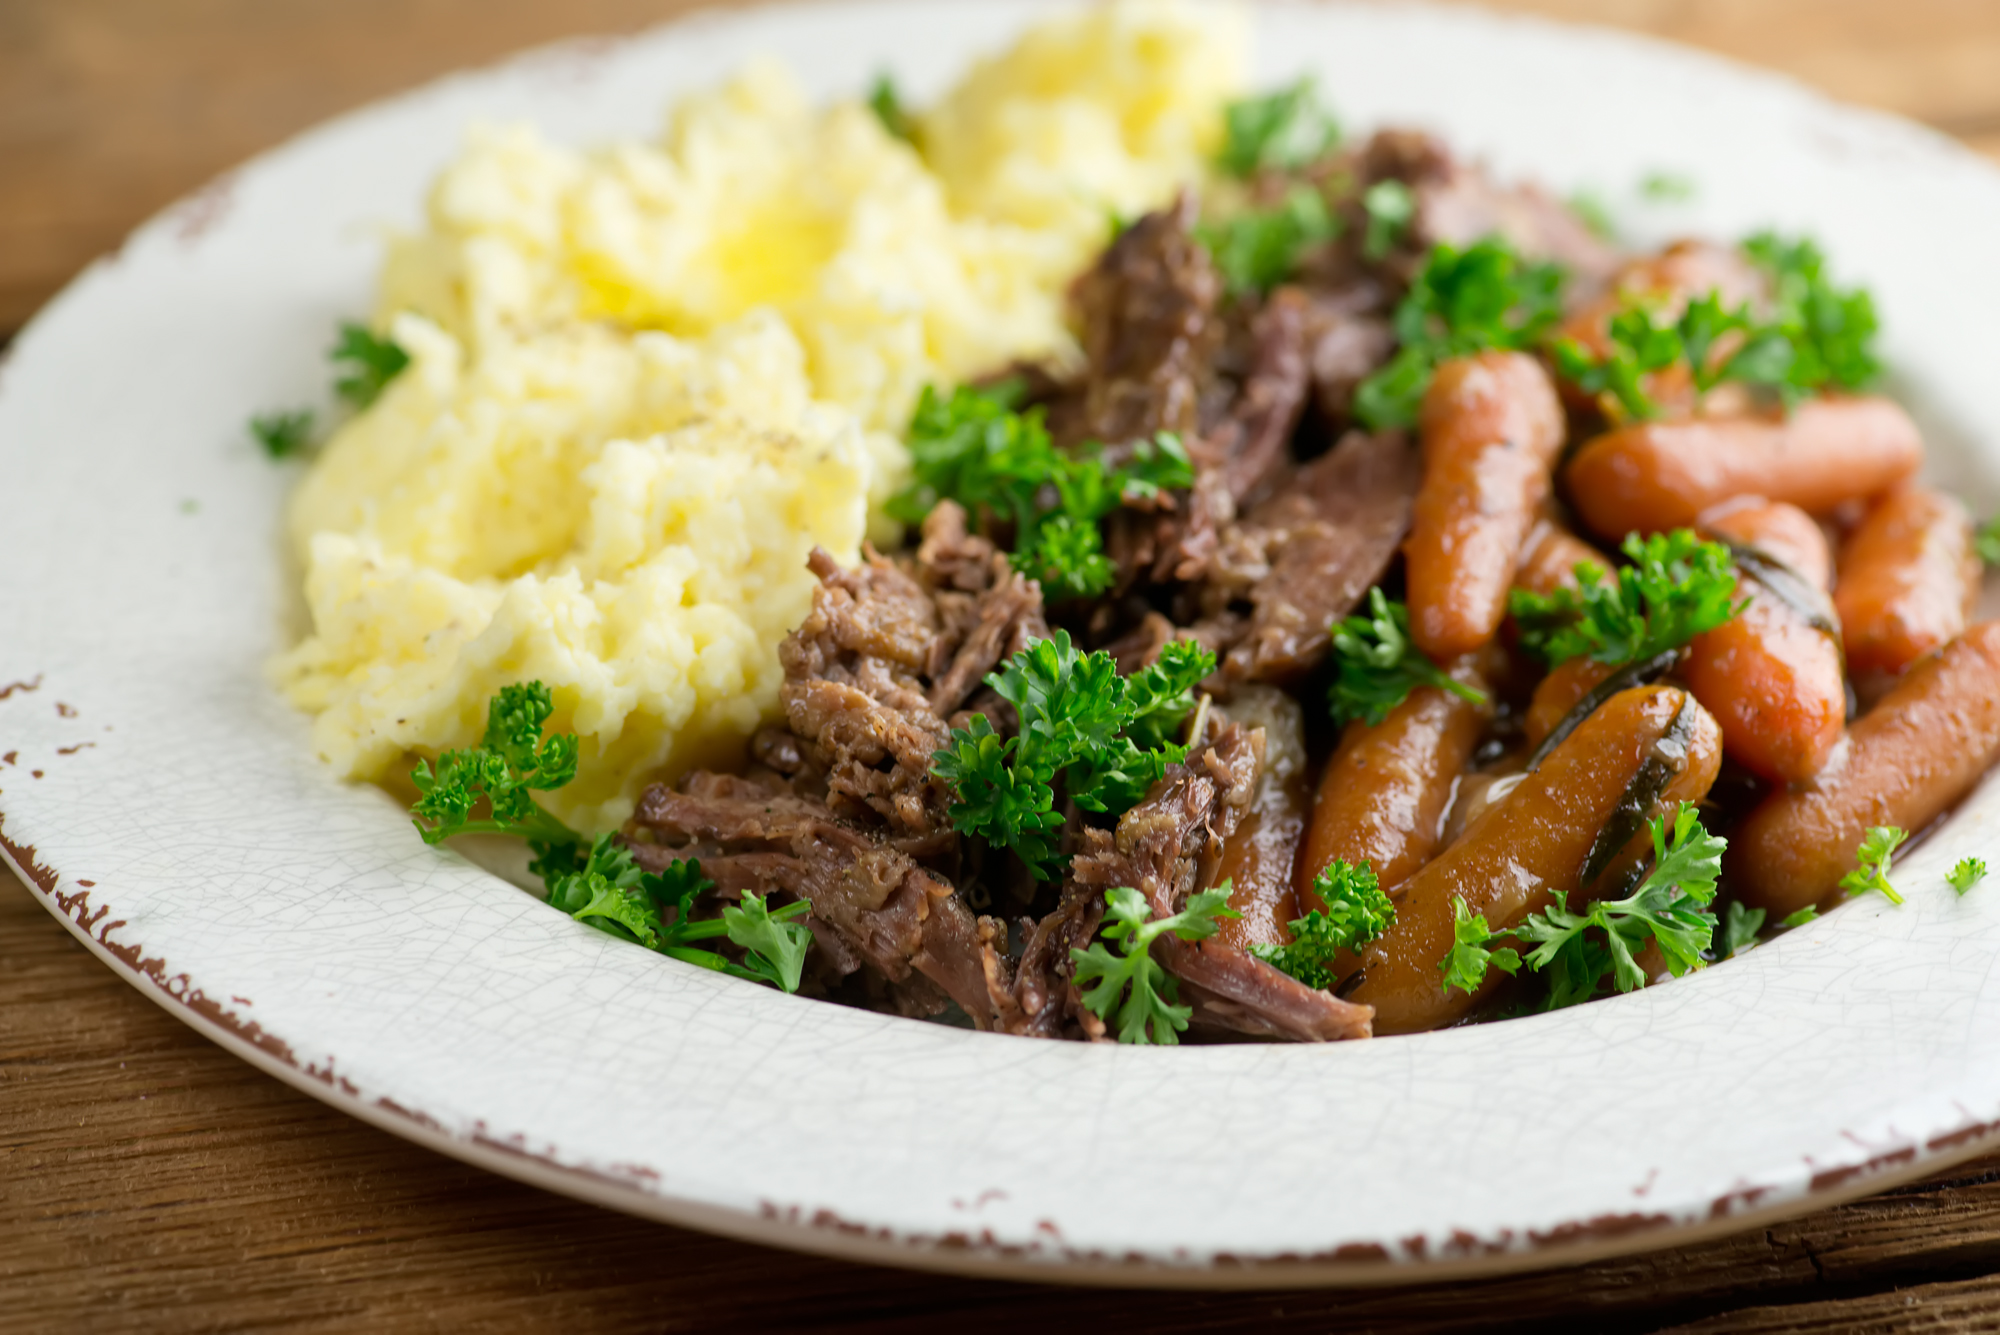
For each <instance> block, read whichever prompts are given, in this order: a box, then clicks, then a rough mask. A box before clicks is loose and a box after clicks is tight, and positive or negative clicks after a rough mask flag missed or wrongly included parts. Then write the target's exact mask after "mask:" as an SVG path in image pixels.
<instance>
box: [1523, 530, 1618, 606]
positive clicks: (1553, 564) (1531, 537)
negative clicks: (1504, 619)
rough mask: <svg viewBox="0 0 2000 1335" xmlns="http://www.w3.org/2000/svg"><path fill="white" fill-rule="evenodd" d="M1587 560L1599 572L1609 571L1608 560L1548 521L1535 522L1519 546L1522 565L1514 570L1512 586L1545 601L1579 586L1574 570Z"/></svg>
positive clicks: (1601, 553)
mask: <svg viewBox="0 0 2000 1335" xmlns="http://www.w3.org/2000/svg"><path fill="white" fill-rule="evenodd" d="M1583 561H1589V562H1590V563H1591V564H1593V565H1595V566H1596V567H1597V568H1598V569H1599V570H1610V569H1612V568H1613V567H1612V562H1611V560H1610V558H1608V557H1607V556H1605V555H1604V553H1603V552H1600V551H1598V550H1597V548H1595V547H1593V546H1591V545H1590V544H1589V543H1587V542H1585V541H1584V540H1583V539H1582V538H1579V537H1577V536H1576V535H1575V534H1574V533H1571V532H1570V531H1569V530H1568V529H1566V528H1564V527H1562V525H1560V524H1558V523H1556V522H1554V521H1553V520H1550V519H1542V520H1539V521H1537V522H1536V524H1535V527H1534V528H1533V529H1532V530H1530V531H1529V533H1528V540H1527V542H1526V543H1524V544H1522V547H1521V564H1520V565H1519V566H1517V567H1515V569H1514V587H1515V588H1517V589H1521V590H1524V591H1525V592H1528V593H1533V594H1539V595H1540V596H1542V597H1544V598H1546V597H1548V596H1549V595H1550V594H1552V593H1554V592H1555V591H1556V590H1557V589H1571V590H1574V589H1576V588H1577V587H1578V585H1577V580H1576V567H1577V565H1578V563H1579V562H1583Z"/></svg>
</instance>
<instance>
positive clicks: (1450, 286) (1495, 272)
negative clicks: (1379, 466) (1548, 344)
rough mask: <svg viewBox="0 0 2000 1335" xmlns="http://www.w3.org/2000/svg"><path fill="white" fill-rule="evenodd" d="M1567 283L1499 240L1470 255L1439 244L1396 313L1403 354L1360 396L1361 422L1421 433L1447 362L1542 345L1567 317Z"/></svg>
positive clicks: (1554, 268) (1559, 272)
mask: <svg viewBox="0 0 2000 1335" xmlns="http://www.w3.org/2000/svg"><path fill="white" fill-rule="evenodd" d="M1564 278H1565V272H1564V270H1563V269H1562V268H1561V267H1560V266H1559V265H1555V264H1538V263H1528V262H1526V261H1524V260H1522V259H1521V258H1520V256H1518V255H1516V254H1515V253H1514V250H1513V248H1512V247H1511V246H1509V245H1508V244H1507V243H1506V242H1505V241H1503V240H1501V239H1500V238H1498V237H1488V238H1486V239H1485V240H1483V241H1477V242H1474V243H1473V244H1472V245H1470V246H1467V247H1466V248H1464V249H1463V250H1461V249H1459V248H1458V247H1456V246H1453V245H1451V244H1449V243H1446V242H1440V243H1439V244H1438V245H1437V246H1435V247H1433V248H1432V250H1431V253H1430V256H1429V258H1428V259H1426V260H1425V262H1424V267H1423V271H1422V272H1421V273H1419V274H1418V275H1417V279H1416V281H1415V282H1414V283H1412V284H1411V285H1410V290H1409V292H1408V293H1407V294H1406V295H1405V296H1404V297H1403V300H1402V301H1401V302H1400V303H1399V304H1398V305H1397V307H1396V313H1395V320H1394V322H1395V327H1396V338H1397V340H1398V341H1399V343H1400V344H1401V346H1400V347H1399V348H1398V349H1397V351H1396V355H1395V356H1394V357H1392V358H1391V359H1390V360H1389V362H1388V364H1387V365H1385V366H1383V367H1382V368H1381V369H1380V370H1378V371H1376V372H1375V373H1374V374H1373V375H1371V376H1369V377H1368V378H1367V379H1366V380H1363V381H1362V382H1361V384H1360V386H1359V388H1357V389H1356V391H1355V398H1354V411H1355V415H1356V416H1357V417H1359V418H1360V420H1361V422H1362V423H1363V425H1365V426H1367V427H1368V428H1369V429H1371V430H1375V431H1380V430H1382V429H1384V428H1386V427H1392V426H1413V425H1415V423H1416V420H1417V409H1418V407H1419V406H1420V405H1421V404H1422V402H1423V397H1424V392H1425V391H1426V390H1428V389H1429V388H1430V383H1431V376H1432V374H1433V373H1434V372H1435V371H1436V369H1437V367H1438V364H1439V363H1440V362H1443V361H1447V360H1449V359H1450V358H1453V357H1463V356H1466V355H1468V354H1471V353H1475V352H1483V351H1485V350H1486V349H1488V348H1526V347H1532V346H1534V345H1535V344H1536V343H1538V342H1540V341H1541V339H1542V337H1543V335H1544V334H1546V333H1547V332H1548V330H1549V329H1550V328H1551V327H1552V326H1553V325H1554V324H1555V322H1556V321H1557V319H1559V318H1560V317H1561V315H1562V287H1563V281H1564Z"/></svg>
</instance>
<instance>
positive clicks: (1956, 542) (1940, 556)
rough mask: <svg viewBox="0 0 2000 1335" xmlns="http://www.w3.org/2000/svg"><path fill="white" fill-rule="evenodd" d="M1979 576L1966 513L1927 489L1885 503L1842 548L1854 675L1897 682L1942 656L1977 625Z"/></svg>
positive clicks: (1845, 623)
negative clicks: (1928, 658) (1922, 661)
mask: <svg viewBox="0 0 2000 1335" xmlns="http://www.w3.org/2000/svg"><path fill="white" fill-rule="evenodd" d="M1980 574H1981V571H1980V565H1979V557H1978V555H1977V553H1975V552H1974V551H1973V546H1972V520H1971V519H1970V518H1969V517H1968V516H1967V515H1966V513H1965V507H1964V506H1962V505H1960V504H1959V503H1958V502H1957V501H1955V500H1953V499H1952V498H1951V497H1949V496H1946V495H1944V494H1943V493H1941V492H1937V491H1933V490H1931V489H1930V488H1929V487H1914V486H1913V487H1902V488H1899V489H1898V490H1896V491H1892V492H1890V493H1889V494H1888V495H1887V496H1884V497H1883V498H1882V499H1881V501H1880V502H1878V503H1877V504H1876V506H1875V508H1874V509H1872V510H1870V511H1869V512H1868V515H1867V517H1866V518H1864V519H1863V520H1862V521H1861V523H1860V525H1859V526H1858V527H1857V528H1856V529H1855V530H1854V532H1853V533H1852V534H1850V535H1849V536H1848V539H1847V541H1846V542H1845V543H1843V544H1841V548H1840V585H1839V587H1838V588H1837V589H1836V590H1835V592H1834V595H1833V597H1834V605H1835V606H1836V607H1838V608H1839V609H1840V625H1841V629H1842V630H1843V631H1844V632H1845V634H1846V637H1847V666H1848V670H1849V671H1851V672H1853V673H1854V674H1855V675H1856V676H1857V677H1858V676H1862V675H1863V674H1867V673H1885V674H1889V675H1894V674H1896V673H1899V672H1901V671H1903V670H1904V669H1905V668H1907V667H1909V666H1910V664H1912V663H1914V662H1916V661H1917V660H1918V659H1919V658H1922V657H1923V656H1924V655H1925V654H1929V653H1935V652H1936V651H1937V650H1938V649H1940V648H1942V647H1943V646H1944V645H1945V644H1946V643H1947V642H1949V641H1950V640H1951V639H1952V638H1953V637H1955V636H1956V635H1958V634H1959V632H1961V631H1963V630H1964V629H1965V626H1966V623H1967V621H1969V620H1970V619H1971V616H1972V605H1973V604H1974V603H1975V602H1977V601H1978V599H1979V581H1980Z"/></svg>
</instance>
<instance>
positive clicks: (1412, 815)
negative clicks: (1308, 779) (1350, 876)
mask: <svg viewBox="0 0 2000 1335" xmlns="http://www.w3.org/2000/svg"><path fill="white" fill-rule="evenodd" d="M1452 675H1453V677H1454V678H1455V679H1456V680H1458V681H1461V682H1464V683H1465V684H1466V685H1468V686H1471V687H1473V688H1474V689H1475V690H1478V691H1481V692H1484V691H1485V690H1486V683H1485V681H1484V680H1483V679H1482V678H1481V677H1480V675H1479V673H1478V672H1476V671H1474V670H1473V669H1472V668H1470V667H1468V666H1464V665H1461V666H1460V667H1459V668H1458V669H1457V670H1456V671H1454V672H1453V674H1452ZM1491 717H1492V709H1491V707H1490V706H1489V705H1486V704H1483V703H1481V704H1475V703H1473V702H1471V701H1468V700H1466V699H1464V698H1462V697H1460V696H1458V695H1454V694H1453V693H1452V692H1450V691H1447V690H1445V689H1443V688H1442V687H1438V686H1422V687H1419V688H1417V689H1416V690H1414V691H1411V692H1410V694H1409V697H1408V698H1407V699H1405V700H1404V701H1403V703H1402V704H1400V705H1397V706H1396V707H1395V708H1394V709H1393V710H1391V711H1390V712H1389V716H1388V717H1387V718H1385V719H1383V720H1382V721H1381V722H1380V723H1377V724H1375V725H1373V726H1370V725H1369V724H1366V723H1353V724H1350V725H1349V726H1348V729H1347V731H1346V733H1345V734H1344V735H1343V736H1342V737H1341V739H1340V748H1339V750H1337V751H1335V752H1334V753H1333V755H1332V757H1330V758H1329V759H1328V760H1327V762H1326V768H1325V769H1324V770H1323V771H1322V772H1321V774H1320V781H1319V794H1318V796H1317V797H1316V798H1315V799H1314V802H1313V810H1312V820H1311V822H1310V824H1308V825H1307V826H1306V832H1305V840H1304V843H1303V844H1302V845H1301V847H1300V850H1299V858H1298V863H1297V874H1296V881H1295V883H1296V885H1297V888H1298V895H1299V907H1300V909H1301V910H1310V909H1315V908H1321V907H1324V906H1323V905H1321V904H1320V902H1319V900H1318V899H1317V897H1315V896H1314V894H1313V892H1312V883H1313V878H1314V877H1316V876H1318V875H1319V874H1320V873H1321V872H1322V871H1324V870H1326V868H1327V866H1328V864H1330V863H1332V862H1334V861H1336V860H1337V861H1341V862H1346V863H1350V864H1352V863H1360V862H1366V863H1368V864H1369V866H1370V867H1371V868H1372V869H1373V870H1374V872H1375V877H1376V880H1377V881H1378V882H1379V883H1380V885H1381V887H1382V889H1384V890H1388V891H1393V890H1394V889H1395V888H1396V887H1397V886H1399V885H1401V884H1402V883H1403V882H1404V881H1406V880H1408V879H1409V878H1410V876H1411V875H1412V874H1413V873H1414V872H1415V871H1416V870H1417V869H1418V868H1419V867H1421V866H1423V865H1424V863H1425V862H1427V861H1429V860H1430V856H1431V854H1432V853H1433V852H1434V851H1435V850H1436V848H1437V841H1438V832H1439V830H1440V828H1441V827H1442V826H1443V823H1444V817H1445V811H1446V808H1447V807H1448V806H1449V805H1450V804H1451V792H1452V787H1453V784H1454V783H1455V782H1456V781H1457V779H1458V776H1459V774H1460V773H1461V772H1463V771H1464V769H1465V765H1466V762H1467V761H1468V760H1469V759H1470V758H1471V756H1472V748H1473V746H1474V745H1475V744H1476V743H1477V742H1478V741H1479V734H1480V732H1481V731H1482V730H1483V729H1484V728H1485V726H1486V724H1487V721H1488V720H1489V719H1490V718H1491Z"/></svg>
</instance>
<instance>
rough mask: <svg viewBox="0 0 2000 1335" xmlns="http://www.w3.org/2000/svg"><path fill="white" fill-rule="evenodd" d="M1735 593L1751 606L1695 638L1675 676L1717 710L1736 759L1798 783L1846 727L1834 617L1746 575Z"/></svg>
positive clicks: (1844, 686) (1812, 770)
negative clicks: (1807, 607) (1810, 609)
mask: <svg viewBox="0 0 2000 1335" xmlns="http://www.w3.org/2000/svg"><path fill="white" fill-rule="evenodd" d="M1777 578H1782V576H1779V575H1776V574H1775V573H1774V577H1773V582H1774V583H1775V582H1776V579H1777ZM1794 583H1796V584H1797V585H1798V588H1799V589H1800V590H1801V591H1804V592H1806V593H1809V594H1810V595H1811V596H1814V597H1823V595H1820V594H1819V592H1818V590H1816V589H1815V590H1806V588H1805V585H1804V583H1803V582H1802V581H1794ZM1737 592H1738V593H1739V594H1741V595H1744V596H1747V597H1748V598H1749V599H1750V605H1749V606H1748V607H1745V608H1744V609H1743V611H1742V612H1740V613H1739V614H1738V615H1737V616H1736V617H1735V618H1734V619H1733V620H1730V621H1726V622H1724V623H1723V624H1722V625H1720V626H1717V627H1716V628H1715V629H1714V630H1711V631H1707V632H1704V633H1703V634H1700V635H1697V636H1695V637H1694V639H1693V641H1692V642H1690V643H1689V645H1688V653H1687V659H1686V661H1685V662H1683V663H1682V664H1681V677H1682V679H1683V680H1684V681H1686V682H1687V685H1688V689H1689V690H1691V691H1693V692H1694V695H1695V699H1697V700H1699V701H1701V703H1702V707H1703V708H1705V709H1707V710H1708V711H1709V713H1711V714H1713V715H1715V720H1716V722H1717V723H1719V724H1720V725H1721V726H1722V742H1723V746H1724V748H1725V749H1726V750H1727V751H1728V752H1729V754H1730V756H1731V757H1732V758H1733V759H1735V760H1736V761H1737V763H1739V764H1741V765H1742V766H1743V767H1744V768H1745V769H1747V770H1749V771H1750V772H1751V773H1753V774H1755V775H1757V776H1758V777H1759V778H1764V779H1769V780H1771V781H1772V782H1774V783H1803V782H1805V781H1806V780H1807V779H1810V778H1812V777H1813V776H1814V775H1815V774H1818V773H1819V772H1820V769H1821V768H1822V767H1823V766H1824V765H1825V764H1826V762H1827V757H1828V756H1830V755H1831V754H1832V753H1833V748H1834V747H1835V746H1836V745H1838V744H1839V742H1840V738H1841V734H1842V733H1843V732H1844V731H1845V729H1846V723H1847V679H1846V676H1845V675H1844V674H1843V673H1842V671H1841V666H1840V640H1839V637H1838V636H1837V635H1836V634H1835V633H1834V624H1833V622H1832V620H1831V619H1830V618H1827V617H1823V616H1822V617H1819V618H1814V617H1812V616H1811V615H1809V614H1808V613H1807V612H1806V610H1805V609H1804V608H1802V607H1800V606H1798V605H1795V603H1793V602H1787V601H1786V600H1785V599H1784V598H1782V597H1781V596H1779V595H1778V594H1777V593H1776V592H1775V591H1774V590H1773V588H1772V586H1771V584H1767V583H1763V582H1760V581H1757V580H1754V579H1750V578H1747V577H1746V578H1745V579H1744V580H1743V581H1742V583H1741V584H1739V585H1738V586H1737Z"/></svg>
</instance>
